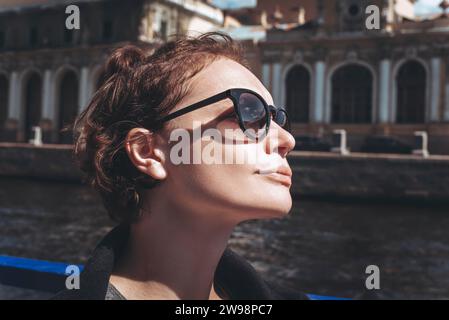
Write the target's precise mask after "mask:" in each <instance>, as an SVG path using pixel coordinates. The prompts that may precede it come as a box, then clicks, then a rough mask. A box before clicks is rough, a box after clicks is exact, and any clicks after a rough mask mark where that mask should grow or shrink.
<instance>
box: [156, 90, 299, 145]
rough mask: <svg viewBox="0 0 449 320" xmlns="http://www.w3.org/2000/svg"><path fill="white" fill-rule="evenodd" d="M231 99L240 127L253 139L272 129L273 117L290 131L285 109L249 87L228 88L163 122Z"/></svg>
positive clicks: (170, 115)
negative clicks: (276, 105) (271, 102)
mask: <svg viewBox="0 0 449 320" xmlns="http://www.w3.org/2000/svg"><path fill="white" fill-rule="evenodd" d="M227 98H229V99H231V100H232V102H233V104H234V111H235V112H234V113H235V115H236V117H237V120H238V122H239V126H240V129H242V131H243V132H244V133H245V135H246V136H247V137H249V138H250V139H253V140H260V139H263V138H264V137H265V136H266V135H267V134H268V131H269V129H270V124H271V118H273V121H274V122H276V123H277V124H278V125H279V126H280V127H281V128H283V129H284V130H287V131H288V132H290V122H289V119H288V114H287V111H286V110H285V109H282V108H276V107H274V106H272V105H269V104H268V103H267V102H266V101H265V100H264V99H263V98H262V97H261V96H260V95H259V94H258V93H256V92H254V91H252V90H249V89H240V88H235V89H228V90H226V91H223V92H221V93H218V94H216V95H214V96H212V97H209V98H207V99H204V100H201V101H199V102H197V103H194V104H192V105H190V106H188V107H185V108H182V109H180V110H178V111H175V112H173V113H171V114H169V115H167V116H165V117H163V118H162V119H161V121H162V123H164V122H166V121H169V120H172V119H175V118H177V117H180V116H182V115H184V114H186V113H189V112H192V111H194V110H197V109H199V108H203V107H206V106H208V105H211V104H213V103H216V102H218V101H221V100H224V99H227Z"/></svg>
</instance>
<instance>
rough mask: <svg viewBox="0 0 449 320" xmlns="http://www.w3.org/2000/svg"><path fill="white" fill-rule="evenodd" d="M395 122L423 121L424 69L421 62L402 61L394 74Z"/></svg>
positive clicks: (424, 96)
mask: <svg viewBox="0 0 449 320" xmlns="http://www.w3.org/2000/svg"><path fill="white" fill-rule="evenodd" d="M396 86H397V112H396V122H397V123H423V122H424V121H425V110H426V70H425V69H424V67H423V66H422V64H421V63H419V62H417V61H409V62H406V63H404V64H403V65H402V66H401V68H400V69H399V71H398V74H397V76H396Z"/></svg>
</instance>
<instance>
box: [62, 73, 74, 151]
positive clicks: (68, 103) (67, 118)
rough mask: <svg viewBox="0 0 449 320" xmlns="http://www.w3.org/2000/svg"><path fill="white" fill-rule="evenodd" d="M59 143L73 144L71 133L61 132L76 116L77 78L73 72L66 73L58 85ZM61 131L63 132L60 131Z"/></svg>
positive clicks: (69, 131) (67, 131)
mask: <svg viewBox="0 0 449 320" xmlns="http://www.w3.org/2000/svg"><path fill="white" fill-rule="evenodd" d="M58 92H59V96H58V101H59V109H58V110H59V119H58V120H59V121H58V134H59V142H60V143H67V144H70V143H72V142H73V137H72V131H71V130H63V129H66V127H67V126H70V125H71V124H72V123H73V121H74V120H75V118H76V116H77V114H78V77H77V75H76V73H75V72H73V71H67V72H66V73H64V75H63V76H62V78H61V82H60V83H59V90H58ZM61 130H63V131H61Z"/></svg>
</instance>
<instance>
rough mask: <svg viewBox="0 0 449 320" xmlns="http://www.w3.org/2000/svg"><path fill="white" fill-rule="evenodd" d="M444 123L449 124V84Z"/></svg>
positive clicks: (448, 85)
mask: <svg viewBox="0 0 449 320" xmlns="http://www.w3.org/2000/svg"><path fill="white" fill-rule="evenodd" d="M444 121H445V122H449V83H447V84H446V104H445V106H444Z"/></svg>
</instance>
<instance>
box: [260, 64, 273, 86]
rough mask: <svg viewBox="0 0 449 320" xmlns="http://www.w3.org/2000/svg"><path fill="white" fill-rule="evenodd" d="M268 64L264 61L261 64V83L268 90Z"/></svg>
mask: <svg viewBox="0 0 449 320" xmlns="http://www.w3.org/2000/svg"><path fill="white" fill-rule="evenodd" d="M270 76H271V75H270V64H269V63H264V64H263V65H262V83H263V85H264V86H265V88H267V90H268V91H270Z"/></svg>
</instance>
